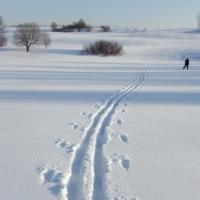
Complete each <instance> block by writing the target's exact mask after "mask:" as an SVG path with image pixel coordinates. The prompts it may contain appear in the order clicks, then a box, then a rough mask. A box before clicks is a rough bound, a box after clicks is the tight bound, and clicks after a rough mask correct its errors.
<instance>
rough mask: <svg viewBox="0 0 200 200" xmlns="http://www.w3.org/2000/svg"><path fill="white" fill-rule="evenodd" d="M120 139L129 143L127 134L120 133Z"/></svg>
mask: <svg viewBox="0 0 200 200" xmlns="http://www.w3.org/2000/svg"><path fill="white" fill-rule="evenodd" d="M120 139H121V140H122V141H123V142H125V143H128V137H127V136H126V135H120Z"/></svg>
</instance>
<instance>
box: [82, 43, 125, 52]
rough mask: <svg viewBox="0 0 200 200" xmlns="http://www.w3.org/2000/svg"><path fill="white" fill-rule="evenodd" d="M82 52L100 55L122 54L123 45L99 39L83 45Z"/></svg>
mask: <svg viewBox="0 0 200 200" xmlns="http://www.w3.org/2000/svg"><path fill="white" fill-rule="evenodd" d="M83 52H84V53H86V54H93V55H102V56H117V55H119V56H121V55H123V54H124V51H123V47H122V46H121V45H120V44H118V43H117V42H109V41H105V40H99V41H96V42H94V43H90V44H88V45H84V46H83Z"/></svg>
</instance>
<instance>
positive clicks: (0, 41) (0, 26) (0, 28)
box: [0, 16, 7, 47]
mask: <svg viewBox="0 0 200 200" xmlns="http://www.w3.org/2000/svg"><path fill="white" fill-rule="evenodd" d="M4 28H5V24H4V20H3V17H2V16H0V47H2V46H6V44H7V38H6V37H5V35H4V32H5V30H4Z"/></svg>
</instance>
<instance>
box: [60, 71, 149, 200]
mask: <svg viewBox="0 0 200 200" xmlns="http://www.w3.org/2000/svg"><path fill="white" fill-rule="evenodd" d="M145 74H146V72H142V73H141V74H140V76H139V78H138V80H137V81H136V82H134V83H132V84H131V85H129V86H128V87H126V88H125V89H124V90H123V91H121V92H120V93H117V94H116V95H115V96H114V97H112V98H111V99H109V100H108V101H107V103H106V104H105V106H102V107H101V108H100V109H99V111H98V112H97V113H96V114H95V115H93V116H92V121H91V124H90V126H89V127H88V128H87V130H86V131H85V134H84V137H83V139H82V141H81V143H80V145H79V146H78V148H77V150H76V152H75V154H74V157H73V158H72V164H71V173H70V175H69V174H68V177H69V178H68V182H67V180H66V179H65V183H66V184H65V186H64V187H65V188H63V189H64V190H63V191H65V192H64V194H63V199H68V200H102V199H105V198H106V197H105V191H104V188H105V187H104V185H103V181H102V180H103V178H104V177H105V172H104V168H103V145H104V144H105V140H104V132H105V129H106V127H107V126H108V125H109V123H110V119H111V116H112V115H113V114H114V111H115V109H116V107H117V106H118V105H119V102H120V101H121V100H122V99H123V98H124V97H125V96H126V95H128V94H129V93H130V92H131V91H132V90H134V89H136V88H137V87H138V86H139V85H140V84H141V83H142V82H143V81H144V79H145ZM122 165H123V166H125V168H126V169H127V171H128V165H129V163H127V162H126V161H124V162H123V163H122Z"/></svg>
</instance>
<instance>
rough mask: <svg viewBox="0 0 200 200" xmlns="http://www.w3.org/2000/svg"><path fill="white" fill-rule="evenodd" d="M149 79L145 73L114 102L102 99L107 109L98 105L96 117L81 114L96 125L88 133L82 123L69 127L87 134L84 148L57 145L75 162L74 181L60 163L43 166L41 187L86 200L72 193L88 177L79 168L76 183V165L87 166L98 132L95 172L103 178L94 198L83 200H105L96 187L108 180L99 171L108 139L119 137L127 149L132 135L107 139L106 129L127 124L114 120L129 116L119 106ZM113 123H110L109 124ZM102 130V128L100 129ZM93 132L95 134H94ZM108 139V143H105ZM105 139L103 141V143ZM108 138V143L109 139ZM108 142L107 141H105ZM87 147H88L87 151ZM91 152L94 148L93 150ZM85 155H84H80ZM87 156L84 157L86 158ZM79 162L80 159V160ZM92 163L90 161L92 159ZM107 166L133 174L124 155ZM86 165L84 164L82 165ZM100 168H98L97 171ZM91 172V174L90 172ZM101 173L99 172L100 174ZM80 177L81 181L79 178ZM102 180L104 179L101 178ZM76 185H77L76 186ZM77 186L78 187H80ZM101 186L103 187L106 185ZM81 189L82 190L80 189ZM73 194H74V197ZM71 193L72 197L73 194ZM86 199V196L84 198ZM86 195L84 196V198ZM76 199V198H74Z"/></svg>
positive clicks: (65, 197)
mask: <svg viewBox="0 0 200 200" xmlns="http://www.w3.org/2000/svg"><path fill="white" fill-rule="evenodd" d="M144 78H145V72H143V73H141V75H140V77H139V79H138V81H136V82H135V83H134V84H132V85H130V86H127V87H126V88H123V89H124V90H123V91H117V94H115V95H113V94H112V95H109V96H108V95H107V96H106V97H107V98H110V99H108V100H104V99H102V100H101V102H102V103H103V104H105V105H104V106H100V105H98V104H95V105H93V107H94V108H97V109H98V112H97V113H96V114H95V116H94V115H93V114H91V113H87V112H85V111H84V112H80V113H79V114H80V115H83V116H87V118H89V119H91V120H92V124H91V126H90V127H87V131H85V130H86V127H85V126H84V124H83V123H81V122H79V123H74V122H72V121H71V122H70V123H69V126H71V130H72V131H73V130H79V131H83V132H85V138H84V139H83V140H82V144H78V145H76V144H70V143H69V142H68V141H66V140H64V139H61V138H58V139H57V140H56V141H55V144H56V145H57V147H58V148H62V149H65V150H66V157H68V158H69V159H71V160H72V162H71V170H72V171H71V178H70V177H68V176H69V175H67V174H70V173H69V172H70V171H69V170H68V171H67V172H66V170H65V169H59V167H58V166H59V163H58V165H56V166H53V167H48V166H46V165H42V166H40V167H38V168H37V169H36V171H37V172H38V173H39V175H40V181H41V184H42V185H44V184H46V183H48V184H50V185H49V188H48V189H49V190H50V192H51V193H52V194H54V195H55V196H59V198H60V199H62V200H78V199H82V197H80V195H79V194H76V196H75V192H76V193H77V192H78V193H79V192H80V191H79V190H78V189H77V188H76V190H75V192H72V191H70V190H73V189H75V188H74V187H78V186H79V181H81V177H80V176H82V175H83V176H84V174H82V175H81V174H80V171H81V168H80V167H79V168H78V171H76V173H78V174H76V176H75V177H76V178H75V179H77V180H75V179H74V177H73V176H72V175H73V170H74V169H73V168H76V167H77V166H76V165H80V164H81V163H82V162H84V157H85V156H86V152H87V151H86V150H87V148H89V147H90V143H91V142H90V140H91V138H92V137H93V132H92V131H94V132H95V129H98V130H97V133H96V134H97V136H96V140H97V144H96V147H95V149H94V150H95V155H94V157H95V160H94V161H93V162H94V163H93V164H94V172H95V173H97V172H96V171H99V170H100V171H101V172H100V174H99V175H98V174H95V175H94V188H93V191H92V193H93V195H90V196H89V197H88V198H87V197H85V198H83V199H88V200H89V199H91V200H101V197H100V198H98V197H97V196H99V195H101V196H103V195H104V194H102V193H103V191H102V188H101V187H102V186H101V187H100V188H99V186H98V187H97V189H95V187H96V186H95V184H97V183H99V182H101V180H100V179H102V176H104V174H103V172H102V169H101V168H99V165H102V162H103V161H102V160H101V159H102V158H101V157H102V156H103V152H102V151H103V149H102V148H103V145H104V144H106V143H107V141H108V138H106V137H111V138H112V137H118V138H119V140H121V142H123V143H125V144H126V145H127V144H128V135H126V134H125V133H120V132H119V133H114V134H110V135H107V136H106V134H105V129H106V127H107V126H110V125H111V121H112V122H113V123H116V124H117V125H119V126H120V125H122V123H123V120H122V119H113V120H112V119H111V116H116V115H115V113H117V112H121V113H124V112H126V109H121V110H117V107H118V104H119V102H120V101H121V100H122V99H123V98H124V97H125V96H126V95H127V94H129V93H130V92H131V91H132V90H133V89H135V88H137V86H139V85H140V84H141V83H142V82H143V81H144ZM127 100H129V99H127ZM122 105H123V106H124V107H125V108H126V106H127V105H128V103H124V104H122ZM108 121H109V122H108ZM98 126H99V128H97V127H98ZM90 132H91V133H90ZM103 137H104V139H103ZM101 138H102V139H101ZM105 138H106V139H105ZM104 140H105V141H104ZM84 146H85V147H84ZM89 149H90V148H89ZM80 151H83V152H80ZM82 154H83V155H82ZM77 159H80V161H79V160H77ZM88 159H89V158H88ZM107 159H108V161H107V164H108V163H109V165H111V163H115V164H119V165H120V166H121V167H122V168H123V169H124V170H126V172H127V173H129V168H130V159H129V157H128V156H126V155H121V154H117V153H115V154H114V155H113V156H111V157H110V158H107ZM81 165H82V164H81ZM95 165H96V167H97V168H96V167H95ZM86 171H87V170H86ZM98 173H99V172H98ZM78 176H79V177H78ZM99 176H100V178H99ZM74 181H75V182H74ZM76 182H77V183H76ZM100 184H103V183H102V182H101V183H100ZM79 187H80V186H79ZM71 192H72V193H71ZM70 193H71V194H70ZM81 195H82V194H81ZM83 195H84V194H83ZM74 196H75V197H74ZM115 199H116V200H117V199H118V198H115Z"/></svg>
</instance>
